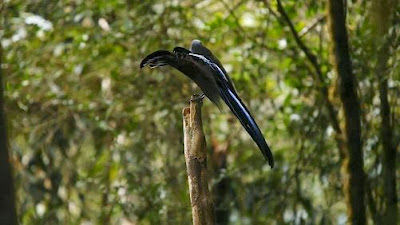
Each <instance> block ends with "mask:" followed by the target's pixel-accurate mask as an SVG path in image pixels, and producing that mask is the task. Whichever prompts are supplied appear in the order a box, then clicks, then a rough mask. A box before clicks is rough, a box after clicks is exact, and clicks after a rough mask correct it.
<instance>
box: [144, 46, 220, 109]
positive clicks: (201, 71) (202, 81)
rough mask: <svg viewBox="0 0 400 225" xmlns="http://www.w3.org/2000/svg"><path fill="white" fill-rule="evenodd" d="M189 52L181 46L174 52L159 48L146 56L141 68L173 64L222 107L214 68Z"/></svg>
mask: <svg viewBox="0 0 400 225" xmlns="http://www.w3.org/2000/svg"><path fill="white" fill-rule="evenodd" d="M189 53H190V51H189V50H187V49H185V48H181V47H177V48H175V49H174V52H173V53H172V52H169V51H165V50H159V51H156V52H153V53H151V54H150V55H148V56H146V57H145V58H144V59H143V60H142V62H141V63H140V68H143V67H145V66H149V67H150V68H155V67H159V66H165V65H169V66H172V67H174V68H175V69H177V70H179V71H180V72H182V73H183V74H185V75H186V76H188V77H189V78H190V79H192V80H193V81H194V82H195V83H196V84H197V85H198V86H199V87H200V89H201V90H202V91H203V93H204V94H205V95H206V96H207V97H208V98H209V99H210V100H211V101H212V102H213V103H214V104H216V105H217V106H218V107H219V108H221V105H220V95H219V91H218V87H217V84H216V81H215V78H214V77H213V75H212V73H213V71H212V69H211V68H210V67H207V66H204V65H202V64H200V63H199V61H196V60H194V59H193V58H192V57H190V56H189Z"/></svg>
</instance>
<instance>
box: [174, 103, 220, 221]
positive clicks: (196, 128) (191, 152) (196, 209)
mask: <svg viewBox="0 0 400 225" xmlns="http://www.w3.org/2000/svg"><path fill="white" fill-rule="evenodd" d="M201 106H202V102H201V100H200V99H196V97H195V96H193V97H192V99H191V100H190V107H188V108H184V109H183V112H182V114H183V132H184V149H185V160H186V169H187V173H188V181H189V193H190V202H191V206H192V218H193V224H194V225H204V224H207V225H211V224H214V205H213V202H212V199H211V194H210V192H209V190H208V180H207V151H206V140H205V137H204V132H203V125H202V120H201Z"/></svg>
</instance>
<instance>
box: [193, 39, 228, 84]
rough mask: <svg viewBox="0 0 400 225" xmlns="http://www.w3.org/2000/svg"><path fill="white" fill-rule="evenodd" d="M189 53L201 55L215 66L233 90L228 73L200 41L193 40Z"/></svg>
mask: <svg viewBox="0 0 400 225" xmlns="http://www.w3.org/2000/svg"><path fill="white" fill-rule="evenodd" d="M190 51H191V52H193V53H195V54H198V55H203V56H205V57H206V58H207V59H208V60H210V61H211V62H213V63H215V64H217V66H218V67H219V68H220V69H221V71H222V72H223V73H224V74H225V76H226V78H227V79H228V82H229V84H230V85H231V86H232V87H233V88H234V89H235V85H234V84H233V82H232V79H231V78H230V77H229V75H228V73H227V72H226V70H225V68H224V67H223V66H222V64H221V62H220V61H219V60H218V58H217V57H215V56H214V54H213V53H212V52H211V50H210V49H208V48H207V47H206V46H204V45H203V44H202V43H201V41H199V40H193V41H192V44H191V45H190Z"/></svg>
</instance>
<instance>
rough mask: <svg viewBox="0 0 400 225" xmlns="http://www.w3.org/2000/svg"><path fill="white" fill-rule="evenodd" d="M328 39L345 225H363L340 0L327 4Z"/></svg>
mask: <svg viewBox="0 0 400 225" xmlns="http://www.w3.org/2000/svg"><path fill="white" fill-rule="evenodd" d="M327 17H328V21H329V29H330V32H329V35H330V38H331V41H332V49H331V55H332V59H333V68H334V70H335V72H336V74H337V76H338V81H339V92H340V99H341V102H342V105H343V111H344V124H343V125H344V129H343V131H344V132H343V135H344V139H345V148H346V149H345V150H346V151H345V158H344V160H343V163H342V172H343V178H344V185H343V190H344V195H345V198H346V203H347V208H348V221H349V223H350V224H353V225H364V224H365V223H366V219H365V204H364V196H365V181H364V180H365V178H364V170H363V167H364V163H363V152H362V144H361V116H360V103H359V99H358V95H357V82H356V78H355V76H354V75H353V71H352V65H351V59H350V52H349V45H348V37H347V30H346V25H345V7H344V4H343V0H329V1H328V15H327Z"/></svg>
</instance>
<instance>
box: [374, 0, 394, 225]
mask: <svg viewBox="0 0 400 225" xmlns="http://www.w3.org/2000/svg"><path fill="white" fill-rule="evenodd" d="M396 7H397V1H396V0H375V1H374V2H373V3H372V8H371V10H372V18H371V21H372V25H373V28H374V31H375V32H374V33H375V34H376V37H375V42H376V46H377V48H378V49H379V50H378V51H377V53H376V57H377V62H376V67H375V76H376V79H377V82H378V90H379V99H380V116H381V127H380V135H381V136H380V139H381V143H382V150H383V160H382V171H383V189H384V198H385V199H384V203H385V207H384V210H383V212H382V213H381V214H382V216H383V217H382V220H381V222H382V224H397V220H398V218H397V193H396V147H395V145H394V144H393V125H392V121H391V117H390V116H391V112H390V111H391V109H390V104H389V99H388V76H389V74H388V71H389V70H388V69H389V68H388V65H387V63H388V60H389V58H390V54H391V51H390V44H391V43H392V42H393V41H394V40H395V39H396V38H395V37H394V35H393V36H392V35H390V34H389V33H388V31H389V28H390V26H392V24H393V16H394V9H396ZM389 35H390V36H389ZM385 37H386V38H385ZM380 45H381V46H380Z"/></svg>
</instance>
